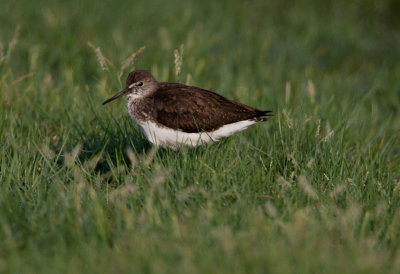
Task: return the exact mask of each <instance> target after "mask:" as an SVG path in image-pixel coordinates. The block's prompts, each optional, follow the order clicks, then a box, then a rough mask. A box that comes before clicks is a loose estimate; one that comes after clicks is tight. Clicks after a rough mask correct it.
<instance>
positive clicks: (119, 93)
mask: <svg viewBox="0 0 400 274" xmlns="http://www.w3.org/2000/svg"><path fill="white" fill-rule="evenodd" d="M127 93H128V90H127V89H124V90H123V91H120V92H118V93H117V94H115V95H114V96H113V97H111V98H110V99H107V100H105V101H104V102H103V105H105V104H107V103H109V102H111V101H113V100H115V99H118V98H119V97H122V96H124V95H125V94H127Z"/></svg>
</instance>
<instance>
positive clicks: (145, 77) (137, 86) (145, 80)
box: [103, 70, 157, 105]
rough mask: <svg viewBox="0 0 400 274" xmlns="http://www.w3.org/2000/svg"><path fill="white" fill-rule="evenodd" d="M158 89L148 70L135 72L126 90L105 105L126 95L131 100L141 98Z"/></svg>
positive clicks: (127, 83) (128, 80)
mask: <svg viewBox="0 0 400 274" xmlns="http://www.w3.org/2000/svg"><path fill="white" fill-rule="evenodd" d="M156 89H157V81H156V79H154V77H153V76H152V75H151V74H150V73H149V72H148V71H147V70H134V71H131V72H130V73H129V75H128V78H127V79H126V85H125V88H124V89H123V90H122V91H120V92H119V93H117V94H115V95H114V96H113V97H111V98H110V99H107V100H105V101H104V102H103V105H105V104H107V103H109V102H111V101H113V100H115V99H117V98H119V97H122V96H124V95H128V97H130V98H140V97H143V96H145V95H147V94H150V93H151V92H153V91H155V90H156Z"/></svg>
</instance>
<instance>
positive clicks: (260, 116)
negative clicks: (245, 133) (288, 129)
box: [254, 110, 273, 122]
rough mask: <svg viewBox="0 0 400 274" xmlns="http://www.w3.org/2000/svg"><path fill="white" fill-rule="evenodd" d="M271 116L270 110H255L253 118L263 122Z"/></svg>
mask: <svg viewBox="0 0 400 274" xmlns="http://www.w3.org/2000/svg"><path fill="white" fill-rule="evenodd" d="M271 116H273V114H272V110H257V113H256V116H255V117H254V119H255V120H256V121H257V122H265V121H267V120H268V118H269V117H271Z"/></svg>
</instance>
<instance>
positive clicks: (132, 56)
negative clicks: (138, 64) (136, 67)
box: [118, 46, 146, 78]
mask: <svg viewBox="0 0 400 274" xmlns="http://www.w3.org/2000/svg"><path fill="white" fill-rule="evenodd" d="M145 49H146V46H143V47H141V48H140V49H138V50H137V51H136V52H135V53H133V54H132V55H131V56H130V57H129V58H128V59H127V60H126V61H125V63H124V65H123V66H122V67H121V70H120V72H119V73H118V77H119V78H121V76H122V74H123V73H124V71H125V69H126V68H127V67H130V66H132V65H133V63H134V62H135V58H136V57H137V56H139V55H140V54H141V53H142V52H143V51H144V50H145Z"/></svg>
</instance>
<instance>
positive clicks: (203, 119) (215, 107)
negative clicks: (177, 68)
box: [145, 83, 269, 133]
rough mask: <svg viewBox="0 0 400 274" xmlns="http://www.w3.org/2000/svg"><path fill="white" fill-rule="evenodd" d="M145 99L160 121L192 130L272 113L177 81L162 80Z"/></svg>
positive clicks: (214, 127)
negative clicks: (163, 81) (165, 81)
mask: <svg viewBox="0 0 400 274" xmlns="http://www.w3.org/2000/svg"><path fill="white" fill-rule="evenodd" d="M145 102H146V103H148V104H149V105H152V106H153V107H152V109H153V117H154V119H155V120H156V121H157V122H158V123H160V124H162V125H165V126H167V127H169V128H173V129H180V130H182V131H184V132H190V133H192V132H202V131H206V132H209V131H213V130H216V129H218V128H220V127H222V126H223V125H226V124H231V123H234V122H238V121H243V120H249V119H255V120H257V121H264V120H266V116H267V115H268V113H269V111H261V110H258V109H255V108H252V107H249V106H246V105H244V104H241V103H237V102H234V101H231V100H228V99H226V98H224V97H222V96H221V95H218V94H216V93H214V92H212V91H209V90H205V89H201V88H197V87H192V86H186V85H182V84H176V83H160V84H159V85H158V89H157V90H156V91H155V92H154V93H153V94H151V95H149V96H148V97H147V98H146V99H145Z"/></svg>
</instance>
